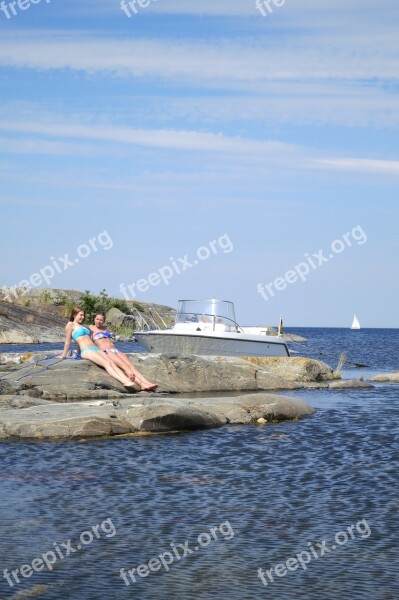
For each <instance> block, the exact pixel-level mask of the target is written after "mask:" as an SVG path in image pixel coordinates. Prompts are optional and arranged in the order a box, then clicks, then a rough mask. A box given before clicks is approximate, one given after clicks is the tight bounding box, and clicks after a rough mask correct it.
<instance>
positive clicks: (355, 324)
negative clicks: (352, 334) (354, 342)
mask: <svg viewBox="0 0 399 600" xmlns="http://www.w3.org/2000/svg"><path fill="white" fill-rule="evenodd" d="M351 329H360V323H359V319H358V318H357V316H356V315H353V322H352V326H351Z"/></svg>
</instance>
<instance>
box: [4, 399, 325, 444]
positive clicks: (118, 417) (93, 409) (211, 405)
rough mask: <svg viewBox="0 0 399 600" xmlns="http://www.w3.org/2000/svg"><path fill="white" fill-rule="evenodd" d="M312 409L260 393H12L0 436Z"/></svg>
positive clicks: (150, 427)
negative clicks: (57, 399) (61, 398)
mask: <svg viewBox="0 0 399 600" xmlns="http://www.w3.org/2000/svg"><path fill="white" fill-rule="evenodd" d="M40 402H42V403H43V402H44V403H43V404H39V403H40ZM313 412H314V409H313V408H311V407H309V406H308V405H306V404H305V403H304V402H301V401H300V400H296V399H295V398H289V397H286V396H277V395H269V394H262V393H259V394H247V395H240V396H236V397H231V396H229V397H225V398H220V397H219V398H214V397H213V398H212V397H204V398H195V399H194V398H189V397H173V398H171V397H169V398H166V397H164V396H162V395H159V397H158V396H152V397H151V396H144V395H141V394H140V395H137V396H136V397H133V396H131V397H123V398H121V399H119V400H116V401H114V402H109V401H98V400H97V401H86V402H75V403H68V404H59V403H51V402H46V401H43V400H39V399H35V398H21V399H20V398H19V397H18V396H17V397H11V398H10V399H9V401H8V408H7V410H5V409H4V406H2V407H0V438H2V439H4V438H18V439H35V440H52V439H82V438H83V439H89V438H104V437H110V436H116V435H130V434H132V433H135V432H142V433H165V432H177V431H188V430H193V429H204V428H216V427H221V426H222V425H223V424H226V423H231V424H233V423H234V424H246V423H256V422H257V420H258V419H259V418H263V419H265V421H267V422H276V421H281V420H287V419H299V418H301V417H303V416H306V415H310V414H312V413H313Z"/></svg>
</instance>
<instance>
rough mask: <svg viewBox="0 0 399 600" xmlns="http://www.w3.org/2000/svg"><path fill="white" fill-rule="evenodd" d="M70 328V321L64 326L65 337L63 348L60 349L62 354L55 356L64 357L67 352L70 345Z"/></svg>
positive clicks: (71, 325) (71, 326)
mask: <svg viewBox="0 0 399 600" xmlns="http://www.w3.org/2000/svg"><path fill="white" fill-rule="evenodd" d="M72 328H73V324H72V323H67V324H66V326H65V334H66V338H65V344H64V349H63V351H62V354H60V355H59V356H57V358H65V357H66V355H67V354H68V350H69V346H70V345H71V340H72Z"/></svg>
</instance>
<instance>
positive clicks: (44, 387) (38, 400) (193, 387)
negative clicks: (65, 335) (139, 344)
mask: <svg viewBox="0 0 399 600" xmlns="http://www.w3.org/2000/svg"><path fill="white" fill-rule="evenodd" d="M129 357H130V360H132V362H133V363H134V364H135V365H136V366H137V367H138V368H139V370H140V371H141V372H142V373H143V374H144V375H145V376H146V377H148V378H150V379H152V380H154V381H156V382H157V383H158V384H159V389H158V391H157V393H151V394H148V393H144V392H141V393H137V394H130V393H127V392H126V390H125V389H124V388H123V387H122V386H121V385H120V384H119V383H118V382H117V381H115V380H113V379H112V378H110V377H109V376H108V375H107V373H106V372H105V371H103V370H102V369H100V368H99V367H97V366H96V365H94V364H92V363H90V361H86V360H74V359H66V360H63V361H58V360H57V359H56V353H49V354H47V355H43V354H40V353H35V354H33V353H28V354H21V353H9V354H2V355H0V439H6V438H14V439H15V438H16V439H18V438H19V439H36V440H37V439H42V440H51V439H86V438H102V437H110V436H120V435H131V434H144V433H147V434H148V433H160V432H162V433H165V432H178V431H187V430H192V429H201V428H213V427H221V426H222V425H225V424H249V423H263V424H264V423H270V422H278V421H281V420H287V419H293V420H297V419H300V418H301V417H304V416H307V415H310V414H312V413H313V412H314V410H313V409H312V408H311V407H310V406H308V405H306V404H305V403H304V402H302V401H300V400H298V399H295V398H292V397H287V396H279V395H277V394H271V393H265V392H267V391H268V392H272V391H278V390H295V389H301V388H331V389H334V388H336V387H339V386H340V384H343V385H342V387H348V385H349V386H350V385H351V382H349V384H348V382H341V381H339V380H338V381H337V379H336V377H335V375H334V373H333V372H332V370H331V369H330V368H329V367H328V366H327V365H326V364H324V363H323V362H321V361H317V360H312V359H308V358H288V357H281V358H280V357H278V358H276V357H273V358H246V357H243V358H238V357H234V358H233V357H218V356H215V357H210V356H172V355H165V354H162V355H157V354H131V355H129ZM359 383H360V384H362V386H369V385H370V384H366V383H364V382H352V387H353V386H355V385H356V386H358V385H359ZM216 393H218V395H217V394H216Z"/></svg>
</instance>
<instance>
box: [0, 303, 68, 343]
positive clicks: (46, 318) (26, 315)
mask: <svg viewBox="0 0 399 600" xmlns="http://www.w3.org/2000/svg"><path fill="white" fill-rule="evenodd" d="M65 323H66V319H60V318H58V317H54V316H51V315H41V314H40V313H38V312H37V311H35V310H32V309H31V308H26V307H24V306H19V305H17V304H14V303H13V302H1V301H0V344H37V343H42V342H61V341H63V340H64V338H65V331H64V329H65Z"/></svg>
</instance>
